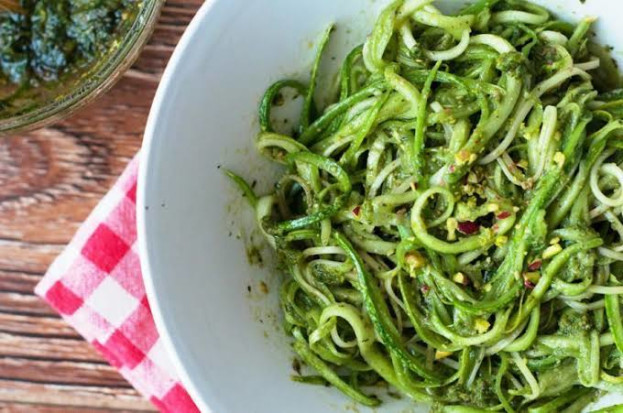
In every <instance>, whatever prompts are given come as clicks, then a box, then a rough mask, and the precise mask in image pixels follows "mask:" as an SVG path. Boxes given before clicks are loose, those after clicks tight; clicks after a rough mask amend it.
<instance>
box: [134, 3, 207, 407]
mask: <svg viewBox="0 0 623 413" xmlns="http://www.w3.org/2000/svg"><path fill="white" fill-rule="evenodd" d="M218 2H219V0H206V1H205V2H204V3H203V5H201V8H200V9H199V11H198V12H197V14H196V15H195V17H193V19H192V21H191V22H190V24H189V25H188V27H187V28H186V30H185V31H184V34H183V35H182V38H181V39H180V41H179V43H178V45H177V46H176V48H175V50H174V52H173V55H172V56H171V59H170V60H169V63H168V64H167V67H166V69H165V71H164V73H163V75H162V79H161V81H160V85H159V86H158V89H157V91H156V95H155V97H154V101H153V103H152V106H151V110H150V112H149V117H148V119H147V125H146V127H145V133H144V135H143V144H142V148H141V151H140V156H141V160H140V162H139V171H138V185H137V197H136V211H137V235H138V250H139V256H140V257H141V260H140V263H141V272H142V275H143V282H144V284H145V290H146V293H147V298H148V300H149V305H150V308H151V311H152V314H153V317H154V322H155V324H156V328H157V330H158V332H159V334H160V338H161V340H162V342H163V344H164V347H165V349H166V351H167V353H168V355H169V357H170V358H171V362H172V364H173V367H174V368H175V371H176V372H177V374H178V375H179V379H180V381H181V382H182V384H183V385H184V387H185V388H186V390H187V391H188V393H189V394H190V396H191V398H192V399H193V401H194V402H195V404H196V405H197V407H198V408H199V410H200V411H201V412H204V413H211V412H213V410H212V409H211V408H210V407H209V406H208V404H207V402H206V401H205V400H204V398H203V396H202V392H200V390H199V388H198V387H197V386H196V385H195V383H194V382H193V380H192V379H191V374H190V372H189V371H188V370H187V369H186V367H185V365H188V364H187V363H185V362H187V361H188V360H187V357H185V356H184V355H182V354H181V353H180V352H178V351H177V348H178V346H176V342H177V341H178V340H176V339H175V338H174V336H173V335H172V334H171V332H170V331H169V329H168V327H167V324H168V323H167V321H166V320H169V319H170V318H171V314H167V313H166V312H165V311H164V308H163V305H162V301H161V300H160V298H159V296H158V294H157V293H156V281H155V279H154V276H153V271H152V266H151V259H150V257H151V253H150V246H149V242H148V239H147V231H146V229H147V228H146V219H147V218H146V214H145V211H146V201H147V200H146V197H147V193H146V191H147V190H146V182H147V176H148V175H149V171H150V170H151V169H152V166H151V165H152V157H151V154H152V153H153V148H154V147H155V146H157V145H158V142H157V141H158V139H156V137H155V135H156V131H157V125H158V122H159V119H161V118H162V117H161V116H160V115H161V112H162V110H163V104H164V102H165V98H166V97H167V96H168V95H169V93H170V91H171V90H172V88H173V86H172V81H173V78H174V75H175V73H176V72H177V70H178V67H180V64H181V62H182V57H183V56H184V55H185V53H186V50H187V48H188V47H189V45H190V43H191V42H192V41H193V40H194V39H195V36H196V35H197V33H198V29H199V27H200V26H201V23H202V22H203V21H204V20H205V19H206V18H207V17H208V15H209V13H210V11H211V10H212V9H213V7H214V6H215V5H216V3H218Z"/></svg>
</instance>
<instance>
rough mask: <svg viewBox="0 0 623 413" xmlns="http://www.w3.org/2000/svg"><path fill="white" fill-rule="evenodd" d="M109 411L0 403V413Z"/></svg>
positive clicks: (131, 412) (135, 412)
mask: <svg viewBox="0 0 623 413" xmlns="http://www.w3.org/2000/svg"><path fill="white" fill-rule="evenodd" d="M106 411H110V409H97V408H84V407H55V406H44V405H38V406H34V405H32V404H24V403H2V402H0V413H102V412H106ZM145 411H148V410H126V409H123V410H115V413H139V412H145Z"/></svg>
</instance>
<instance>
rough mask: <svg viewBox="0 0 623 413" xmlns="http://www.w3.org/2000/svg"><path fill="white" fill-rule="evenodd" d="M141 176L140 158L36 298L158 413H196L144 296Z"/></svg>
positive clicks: (82, 230) (91, 218)
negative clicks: (138, 183)
mask: <svg viewBox="0 0 623 413" xmlns="http://www.w3.org/2000/svg"><path fill="white" fill-rule="evenodd" d="M137 172H138V160H137V159H136V158H135V159H134V160H133V161H132V162H131V163H130V165H129V166H128V167H127V169H126V170H125V172H124V173H123V175H122V176H121V178H119V181H118V182H117V183H116V184H115V186H114V187H113V188H112V189H111V191H110V192H109V193H108V194H107V195H106V196H105V197H104V199H103V200H102V201H101V202H100V204H99V205H98V206H97V207H96V208H95V210H94V211H93V213H92V214H91V216H89V218H88V219H87V220H86V222H85V223H84V225H82V227H81V228H80V229H79V230H78V233H77V234H76V235H75V237H74V239H73V240H72V241H71V243H70V244H69V246H68V247H67V249H66V250H65V251H64V252H63V253H62V254H61V255H60V256H59V257H58V258H57V259H56V261H55V262H54V263H53V264H52V266H51V267H50V269H49V270H48V273H47V274H46V275H45V277H44V278H43V280H42V281H41V283H40V284H39V285H38V286H37V288H36V290H35V291H36V293H37V294H38V295H39V296H41V297H43V298H44V299H45V300H46V301H47V302H48V303H49V304H50V305H51V306H52V307H54V308H55V309H56V310H57V311H58V312H59V313H60V314H61V315H62V317H63V318H64V319H65V320H66V321H67V322H68V323H69V324H71V325H72V326H73V327H74V328H75V329H76V330H77V331H78V332H79V333H80V334H81V335H82V336H83V337H84V338H85V339H86V340H88V341H89V342H90V343H91V344H92V345H93V346H94V347H95V348H96V349H97V350H98V351H99V352H100V353H101V354H102V355H103V356H104V357H105V358H106V359H107V360H108V362H109V363H110V364H111V365H112V366H113V367H115V368H117V369H118V370H119V372H120V373H121V374H122V375H123V377H125V378H126V379H127V380H128V381H129V382H130V383H132V385H133V386H134V387H135V388H136V390H138V391H139V392H140V393H142V394H143V395H144V396H145V397H147V398H148V399H149V400H151V401H152V402H153V404H154V405H155V406H156V407H157V408H158V409H160V411H162V412H172V413H190V412H198V411H199V409H197V407H196V406H195V404H194V403H193V402H192V400H191V398H190V397H189V395H188V393H187V392H186V390H185V389H184V388H183V387H182V385H181V384H180V382H179V379H178V378H177V375H176V373H175V370H174V369H173V367H172V366H171V364H170V361H169V357H168V355H167V353H166V352H165V349H164V347H163V343H162V340H161V339H160V338H159V336H158V331H157V330H156V326H155V324H154V320H153V317H152V314H151V311H150V309H149V303H148V302H147V297H146V295H145V287H144V285H143V279H142V277H141V268H140V262H139V255H138V251H137V237H136V179H137Z"/></svg>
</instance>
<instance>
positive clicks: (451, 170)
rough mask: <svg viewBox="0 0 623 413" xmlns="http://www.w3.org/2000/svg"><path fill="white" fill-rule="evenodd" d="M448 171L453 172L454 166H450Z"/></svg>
mask: <svg viewBox="0 0 623 413" xmlns="http://www.w3.org/2000/svg"><path fill="white" fill-rule="evenodd" d="M448 169H449V170H450V173H452V172H454V169H455V167H454V165H450V167H449V168H448Z"/></svg>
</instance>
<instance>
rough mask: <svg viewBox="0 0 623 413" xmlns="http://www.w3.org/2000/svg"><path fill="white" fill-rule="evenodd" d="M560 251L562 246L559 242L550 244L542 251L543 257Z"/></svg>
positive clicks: (551, 255) (546, 257) (550, 256)
mask: <svg viewBox="0 0 623 413" xmlns="http://www.w3.org/2000/svg"><path fill="white" fill-rule="evenodd" d="M560 251H562V247H561V246H560V244H554V245H550V246H549V247H547V248H546V249H545V251H543V259H545V260H546V259H548V258H552V257H553V256H554V255H556V254H558V253H559V252H560Z"/></svg>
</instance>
